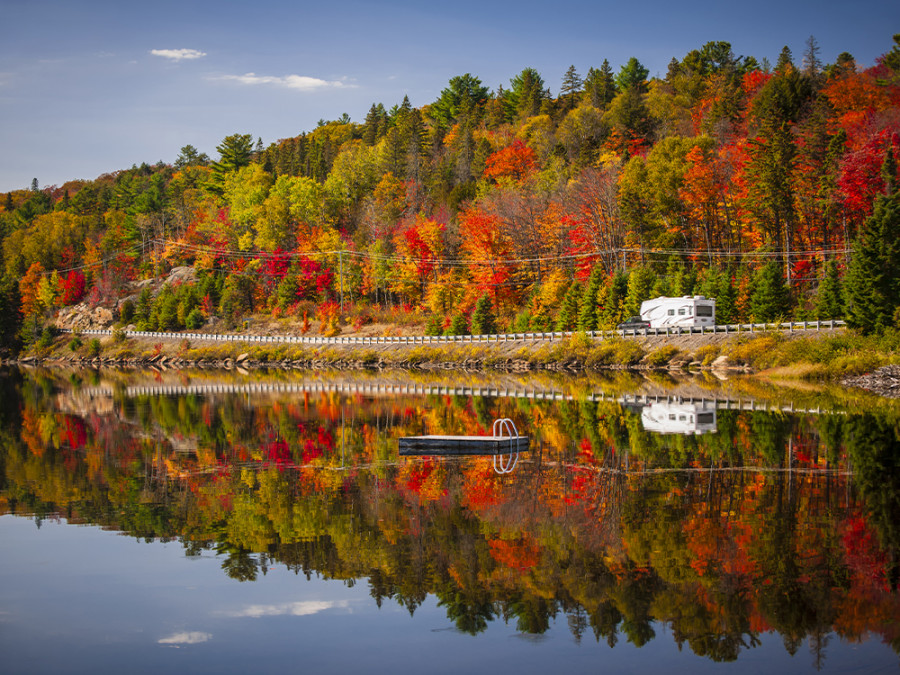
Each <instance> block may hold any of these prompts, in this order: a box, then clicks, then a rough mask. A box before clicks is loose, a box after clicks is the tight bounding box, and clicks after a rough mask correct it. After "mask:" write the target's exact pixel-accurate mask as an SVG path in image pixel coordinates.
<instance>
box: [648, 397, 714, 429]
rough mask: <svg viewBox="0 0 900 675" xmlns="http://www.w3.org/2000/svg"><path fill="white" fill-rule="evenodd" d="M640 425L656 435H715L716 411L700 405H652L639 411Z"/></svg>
mask: <svg viewBox="0 0 900 675" xmlns="http://www.w3.org/2000/svg"><path fill="white" fill-rule="evenodd" d="M641 424H642V425H643V426H644V429H646V430H647V431H655V432H656V433H658V434H686V435H690V434H695V435H700V434H709V433H715V432H716V431H717V427H716V409H715V408H707V407H706V406H704V405H703V404H701V403H653V404H651V405H648V406H645V407H644V409H643V410H641Z"/></svg>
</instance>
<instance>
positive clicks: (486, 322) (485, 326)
mask: <svg viewBox="0 0 900 675" xmlns="http://www.w3.org/2000/svg"><path fill="white" fill-rule="evenodd" d="M496 332H497V325H496V320H495V318H494V306H493V304H492V303H491V299H490V298H489V297H488V296H487V295H482V296H481V297H480V298H479V299H478V302H476V303H475V309H474V310H473V311H472V334H473V335H493V334H494V333H496Z"/></svg>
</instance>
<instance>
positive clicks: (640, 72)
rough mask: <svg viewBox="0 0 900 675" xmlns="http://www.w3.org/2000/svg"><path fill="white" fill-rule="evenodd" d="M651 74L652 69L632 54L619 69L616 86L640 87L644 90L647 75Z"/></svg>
mask: <svg viewBox="0 0 900 675" xmlns="http://www.w3.org/2000/svg"><path fill="white" fill-rule="evenodd" d="M649 74H650V71H649V70H647V69H646V68H645V67H644V65H643V64H642V63H641V62H640V61H638V60H637V59H636V58H635V57H634V56H632V57H631V58H630V59H628V62H627V63H626V64H625V65H624V66H622V68H621V70H619V74H618V75H616V86H617V87H618V88H619V89H622V90H625V89H639V90H642V91H643V90H644V89H645V88H646V84H647V75H649Z"/></svg>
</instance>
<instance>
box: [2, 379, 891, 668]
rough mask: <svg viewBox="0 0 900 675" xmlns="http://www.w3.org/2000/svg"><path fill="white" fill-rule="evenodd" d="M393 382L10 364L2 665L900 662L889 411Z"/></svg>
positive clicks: (712, 395)
mask: <svg viewBox="0 0 900 675" xmlns="http://www.w3.org/2000/svg"><path fill="white" fill-rule="evenodd" d="M404 377H405V378H407V379H404ZM410 377H411V376H400V375H395V376H381V377H380V378H376V377H375V376H356V377H351V376H344V375H330V376H328V375H318V376H316V375H310V374H308V373H307V374H297V373H255V374H252V375H251V374H241V373H234V374H226V373H202V372H198V373H147V372H143V373H142V372H135V373H119V372H115V371H111V372H103V373H93V372H90V371H77V372H71V373H68V372H66V373H62V372H56V373H47V372H40V371H29V372H18V371H10V372H6V373H4V374H3V376H2V377H0V389H2V391H0V395H2V397H3V401H4V405H3V407H2V410H0V554H2V563H3V564H2V565H0V654H2V655H3V667H2V670H3V671H4V672H11V673H45V672H47V673H49V672H54V673H56V672H111V671H127V672H158V671H159V670H160V669H169V670H172V671H174V672H217V673H218V672H251V671H253V672H274V671H284V670H288V671H298V670H303V671H317V672H346V671H348V670H350V669H353V670H357V671H361V672H385V673H388V672H390V673H397V672H408V671H412V670H422V669H427V670H428V672H454V673H457V672H460V671H461V670H465V671H469V672H496V671H502V672H506V671H513V670H515V671H518V672H546V671H551V670H552V671H556V670H559V669H560V667H562V666H564V667H565V668H566V669H567V670H568V671H570V672H626V673H627V672H635V673H641V672H648V671H652V670H660V669H663V670H665V671H666V672H674V673H680V672H685V673H688V672H690V673H694V672H707V671H720V670H725V669H727V670H730V671H734V672H760V671H761V670H764V669H765V670H767V671H769V672H798V671H800V672H803V671H821V672H866V673H868V672H896V671H897V669H898V664H900V659H898V651H900V594H898V592H897V585H898V576H900V571H898V554H900V531H898V528H900V414H898V413H897V411H895V410H894V409H893V408H892V407H891V406H889V405H882V404H866V405H852V404H846V403H844V404H840V403H839V404H837V405H834V404H833V403H830V402H826V401H823V400H822V399H814V398H809V397H802V398H797V399H792V400H778V399H773V398H772V397H771V396H767V395H761V393H760V392H748V391H747V390H746V389H747V387H746V386H742V385H740V383H738V384H734V383H726V384H720V383H717V382H715V381H712V380H693V381H688V382H682V381H678V382H676V381H669V380H660V379H656V380H645V379H642V378H636V377H632V376H624V375H622V376H618V377H617V378H615V379H613V380H599V379H598V380H562V379H554V378H532V379H529V380H518V379H515V378H502V379H497V378H494V379H493V380H480V379H478V378H475V377H474V376H464V375H457V376H456V377H455V378H454V377H451V378H442V379H415V380H413V379H409V378H410ZM863 410H865V411H867V412H865V413H864V412H863ZM498 417H507V418H511V419H513V420H514V421H515V423H516V424H517V426H518V427H519V429H521V430H522V431H523V433H527V434H528V435H529V436H530V438H531V451H530V452H528V453H522V454H520V456H519V457H518V458H517V460H516V461H512V460H513V458H503V461H501V462H500V463H499V464H498V462H497V461H496V458H493V457H478V456H472V457H456V458H428V457H400V456H399V454H398V450H397V446H398V439H399V438H401V437H404V436H410V435H417V434H422V433H429V434H455V435H463V434H465V435H469V434H485V433H489V432H490V429H491V424H492V422H493V420H494V419H496V418H498ZM510 467H514V468H512V470H511V471H507V469H509V468H510Z"/></svg>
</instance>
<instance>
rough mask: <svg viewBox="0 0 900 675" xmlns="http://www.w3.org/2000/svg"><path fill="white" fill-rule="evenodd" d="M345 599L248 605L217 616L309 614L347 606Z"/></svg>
mask: <svg viewBox="0 0 900 675" xmlns="http://www.w3.org/2000/svg"><path fill="white" fill-rule="evenodd" d="M347 606H348V603H347V601H346V600H342V601H340V602H316V601H307V602H285V603H281V604H277V605H248V606H247V607H244V608H243V609H238V610H234V611H231V612H221V613H219V616H227V617H230V618H239V619H243V618H252V619H258V618H260V617H263V616H285V615H290V616H310V615H312V614H318V613H319V612H324V611H326V610H329V609H335V608H343V607H347Z"/></svg>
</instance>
